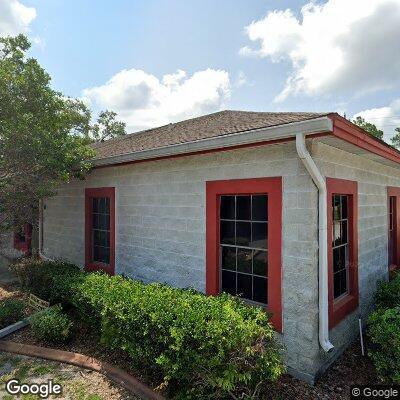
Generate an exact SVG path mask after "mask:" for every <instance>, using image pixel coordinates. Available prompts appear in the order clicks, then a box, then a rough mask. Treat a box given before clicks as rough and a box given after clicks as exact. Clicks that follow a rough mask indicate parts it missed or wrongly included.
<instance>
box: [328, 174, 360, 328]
mask: <svg viewBox="0 0 400 400" xmlns="http://www.w3.org/2000/svg"><path fill="white" fill-rule="evenodd" d="M326 185H327V202H328V207H327V208H328V296H329V306H328V308H329V328H330V329H332V328H333V327H334V326H336V325H337V324H338V323H339V322H340V321H341V320H343V319H344V318H345V317H346V316H347V315H349V314H351V313H352V312H353V311H354V310H356V309H357V307H358V302H359V291H358V185H357V182H355V181H349V180H345V179H335V178H326ZM333 194H345V195H349V197H350V204H349V210H348V211H349V217H350V221H351V222H350V224H349V238H350V239H351V240H350V241H349V261H350V270H349V294H348V295H347V296H345V297H344V298H342V299H340V300H339V301H336V302H335V301H334V300H333V252H332V224H333V215H332V214H333V211H332V195H333Z"/></svg>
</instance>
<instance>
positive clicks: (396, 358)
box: [369, 307, 400, 383]
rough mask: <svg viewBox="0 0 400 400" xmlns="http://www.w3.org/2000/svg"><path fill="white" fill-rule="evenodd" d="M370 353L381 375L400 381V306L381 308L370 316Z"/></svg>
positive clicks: (388, 380) (392, 380)
mask: <svg viewBox="0 0 400 400" xmlns="http://www.w3.org/2000/svg"><path fill="white" fill-rule="evenodd" d="M369 337H370V339H371V342H372V348H371V349H370V351H369V355H370V357H371V359H372V361H373V362H374V365H375V368H376V371H377V373H378V375H379V377H380V378H381V379H382V380H384V381H387V382H393V383H400V307H396V308H388V309H386V310H384V309H379V310H377V311H375V312H373V313H372V314H371V316H370V318H369Z"/></svg>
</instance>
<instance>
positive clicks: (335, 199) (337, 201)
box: [332, 195, 340, 221]
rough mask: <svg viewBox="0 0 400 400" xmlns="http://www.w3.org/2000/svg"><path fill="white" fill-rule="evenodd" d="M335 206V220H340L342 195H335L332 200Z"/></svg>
mask: <svg viewBox="0 0 400 400" xmlns="http://www.w3.org/2000/svg"><path fill="white" fill-rule="evenodd" d="M332 206H333V219H334V220H335V221H337V220H340V196H336V195H334V196H333V200H332Z"/></svg>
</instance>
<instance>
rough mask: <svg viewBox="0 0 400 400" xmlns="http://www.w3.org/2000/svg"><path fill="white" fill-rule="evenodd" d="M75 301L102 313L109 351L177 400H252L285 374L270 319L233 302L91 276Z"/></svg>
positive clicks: (263, 314) (260, 311) (122, 279)
mask: <svg viewBox="0 0 400 400" xmlns="http://www.w3.org/2000/svg"><path fill="white" fill-rule="evenodd" d="M73 301H74V302H75V305H76V306H77V307H78V308H81V307H82V305H84V306H86V305H88V304H90V306H91V307H92V309H93V310H97V312H99V311H100V312H101V327H102V335H101V340H102V343H103V344H105V345H107V346H108V347H110V348H113V349H122V350H124V351H126V352H127V353H128V354H129V355H130V357H131V358H132V360H133V362H134V364H135V365H136V366H141V367H142V368H143V367H144V366H145V367H146V369H147V370H148V371H152V372H154V373H155V374H157V373H158V374H159V375H160V376H161V377H162V379H163V382H162V384H161V387H166V388H167V389H169V392H170V394H172V395H173V396H175V397H177V398H188V397H193V398H201V397H203V396H205V394H207V397H208V396H211V395H212V398H224V397H226V396H227V395H228V394H229V393H235V395H238V396H240V395H242V394H246V395H249V394H250V393H252V392H253V391H254V390H255V389H256V387H257V386H258V384H259V383H260V382H261V381H275V380H276V379H278V377H279V376H280V374H281V373H282V371H283V364H282V361H281V357H280V352H279V349H278V347H277V346H276V343H275V341H274V330H273V328H272V326H271V325H270V324H269V322H268V316H267V314H266V313H265V312H264V311H262V310H261V309H260V308H255V307H249V306H247V305H245V304H244V303H242V302H241V301H239V300H238V299H236V298H234V297H232V296H229V295H221V296H218V297H208V296H204V295H203V294H200V293H197V292H195V291H192V290H180V289H176V288H171V287H168V286H165V285H160V284H151V285H146V284H143V283H140V282H136V281H133V280H130V279H125V278H122V277H109V276H106V275H99V274H91V275H88V276H87V277H86V279H85V280H84V282H82V283H81V284H80V285H79V286H78V287H77V292H76V295H75V296H74V300H73Z"/></svg>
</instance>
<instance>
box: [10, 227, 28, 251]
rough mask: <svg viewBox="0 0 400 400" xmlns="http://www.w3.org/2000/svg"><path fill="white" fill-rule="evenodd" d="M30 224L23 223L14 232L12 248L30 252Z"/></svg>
mask: <svg viewBox="0 0 400 400" xmlns="http://www.w3.org/2000/svg"><path fill="white" fill-rule="evenodd" d="M31 242H32V225H31V224H24V225H22V226H20V227H19V229H16V230H15V232H14V248H15V249H16V250H19V251H22V252H24V253H25V254H26V255H30V253H31Z"/></svg>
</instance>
